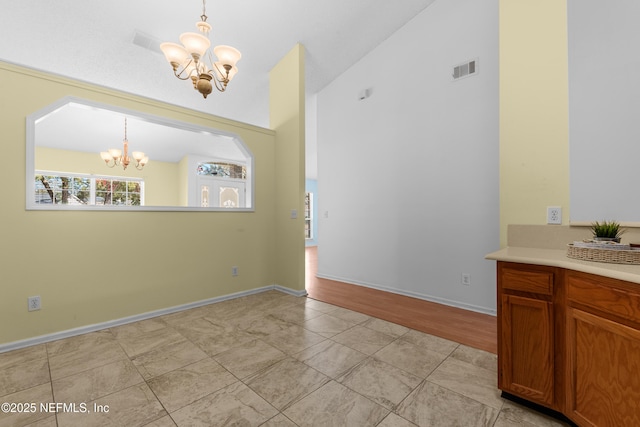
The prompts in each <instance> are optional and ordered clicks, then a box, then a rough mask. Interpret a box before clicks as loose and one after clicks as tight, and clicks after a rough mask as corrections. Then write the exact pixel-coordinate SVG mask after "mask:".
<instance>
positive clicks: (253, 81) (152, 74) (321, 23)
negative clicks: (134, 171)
mask: <svg viewBox="0 0 640 427" xmlns="http://www.w3.org/2000/svg"><path fill="white" fill-rule="evenodd" d="M0 1H1V3H2V5H1V6H2V13H1V14H0V60H4V61H8V62H12V63H15V64H19V65H25V66H28V67H32V68H36V69H41V70H46V71H49V72H53V73H55V74H60V75H63V76H67V77H72V78H75V79H79V80H83V81H87V82H90V83H94V84H98V85H101V86H105V87H109V88H113V89H117V90H121V91H124V92H128V93H132V94H136V95H141V96H144V97H148V98H152V99H156V100H160V101H164V102H168V103H171V104H175V105H180V106H183V107H187V108H191V109H194V110H198V111H202V112H206V113H210V114H214V115H217V116H221V117H225V118H229V119H233V120H239V121H242V122H246V123H251V124H254V125H257V126H262V127H268V126H269V99H268V96H269V87H268V84H269V76H268V75H269V71H270V70H271V69H272V68H273V67H274V66H275V65H276V64H277V63H278V61H279V60H280V59H281V58H282V57H283V56H284V55H285V54H286V53H287V52H288V51H289V50H291V49H292V48H293V47H294V46H295V44H296V43H302V44H303V45H304V46H305V48H306V54H305V57H306V58H305V59H306V64H305V67H306V89H307V93H308V94H314V93H317V92H318V91H319V90H321V89H322V88H324V87H325V86H326V85H328V84H329V83H330V82H331V81H332V80H334V79H335V78H336V77H337V76H338V75H340V74H341V73H342V72H344V71H345V70H346V69H348V68H349V67H350V66H352V65H353V64H354V63H356V62H357V61H358V60H360V59H361V58H362V57H363V56H365V55H366V54H367V53H368V52H369V51H371V50H372V49H373V48H374V47H375V46H377V45H379V44H380V43H381V42H383V41H384V40H385V39H387V38H388V37H389V36H390V35H391V34H392V33H394V32H395V31H396V30H398V29H399V28H401V27H402V26H403V25H404V24H405V23H407V22H408V21H409V20H411V18H413V17H414V16H415V15H417V14H418V13H419V12H421V11H422V10H424V9H425V8H426V7H428V6H429V5H430V4H431V3H432V2H433V1H434V0H402V1H388V0H320V1H318V0H234V1H230V2H222V1H217V0H209V1H208V2H207V4H206V8H207V9H206V13H207V15H208V17H209V19H208V22H209V23H210V24H211V25H212V26H213V30H212V34H211V36H210V37H211V40H212V45H218V44H227V45H231V46H234V47H236V48H237V49H238V50H240V51H241V52H242V59H241V60H240V62H238V69H239V72H238V74H237V75H236V77H235V78H234V80H233V81H232V82H231V84H230V85H229V89H228V90H227V92H225V93H224V94H220V93H217V92H216V91H214V92H215V93H212V94H211V95H210V96H209V97H208V98H207V99H206V100H205V99H203V97H202V96H201V95H200V94H199V93H198V92H196V91H195V90H193V89H192V88H191V87H192V86H191V83H190V82H186V81H180V80H178V79H176V78H175V77H173V75H172V70H171V67H170V65H169V64H168V63H167V62H166V60H165V59H164V56H163V55H162V54H161V53H158V52H157V49H156V43H155V42H154V43H152V45H151V48H143V47H141V46H139V45H137V44H134V43H133V40H134V37H135V36H136V34H137V35H142V36H144V37H145V38H147V39H151V40H155V41H156V42H157V43H159V42H163V41H173V42H178V37H179V35H180V34H181V33H183V32H189V31H195V25H194V24H195V23H196V21H199V20H200V15H201V13H202V1H201V0H181V1H178V0H173V1H170V0H154V1H152V0H133V1H132V0H109V1H96V0H50V1H38V0H20V1H8V0H0ZM387 65H388V64H381V66H387Z"/></svg>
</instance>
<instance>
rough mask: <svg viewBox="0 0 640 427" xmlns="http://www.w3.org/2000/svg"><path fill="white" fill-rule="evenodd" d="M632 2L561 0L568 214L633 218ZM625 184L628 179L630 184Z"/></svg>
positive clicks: (635, 29) (638, 211)
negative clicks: (566, 69) (564, 9)
mask: <svg viewBox="0 0 640 427" xmlns="http://www.w3.org/2000/svg"><path fill="white" fill-rule="evenodd" d="M639 16H640V2H638V1H630V0H609V1H606V2H603V1H600V0H569V1H568V2H567V18H568V41H569V132H570V140H569V147H570V151H569V152H570V164H571V167H570V188H571V221H572V222H583V221H586V222H592V221H601V220H618V221H622V222H640V198H639V197H638V196H637V193H635V194H634V195H633V196H632V197H629V190H630V189H631V188H632V187H635V185H634V184H635V183H636V182H637V180H638V159H639V158H640V143H638V139H639V135H640V120H638V114H639V112H640V79H638V70H639V69H640V57H639V56H638V47H639V46H640V26H638V17H639ZM632 183H633V184H632Z"/></svg>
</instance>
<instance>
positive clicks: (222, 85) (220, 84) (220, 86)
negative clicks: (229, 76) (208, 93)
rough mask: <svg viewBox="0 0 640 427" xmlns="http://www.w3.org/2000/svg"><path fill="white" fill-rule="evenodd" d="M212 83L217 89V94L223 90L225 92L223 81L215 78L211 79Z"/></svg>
mask: <svg viewBox="0 0 640 427" xmlns="http://www.w3.org/2000/svg"><path fill="white" fill-rule="evenodd" d="M213 83H214V85H215V87H216V89H218V91H219V92H224V91H225V90H227V85H226V84H225V83H224V81H222V82H221V81H219V80H218V79H217V78H215V77H214V78H213Z"/></svg>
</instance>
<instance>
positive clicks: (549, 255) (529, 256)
mask: <svg viewBox="0 0 640 427" xmlns="http://www.w3.org/2000/svg"><path fill="white" fill-rule="evenodd" d="M485 259H489V260H495V261H505V262H519V263H522V264H536V265H547V266H550V267H560V268H565V269H568V270H575V271H582V272H584V273H590V274H596V275H598V276H604V277H610V278H613V279H619V280H625V281H627V282H633V283H638V284H640V265H627V264H610V263H604V262H593V261H583V260H578V259H572V258H568V257H567V251H566V249H562V250H559V249H539V248H523V247H517V246H510V247H507V248H504V249H500V250H499V251H496V252H492V253H490V254H488V255H486V256H485Z"/></svg>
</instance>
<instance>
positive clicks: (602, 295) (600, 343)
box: [566, 272, 640, 427]
mask: <svg viewBox="0 0 640 427" xmlns="http://www.w3.org/2000/svg"><path fill="white" fill-rule="evenodd" d="M566 280H567V290H568V299H569V308H568V316H567V331H568V333H567V337H568V342H567V348H568V349H569V357H568V359H567V362H568V363H567V370H566V372H567V384H568V385H569V389H568V390H567V394H566V396H567V403H566V410H567V415H568V416H569V417H570V418H571V419H573V420H574V421H575V422H576V423H578V424H579V425H585V426H591V425H593V426H616V427H618V426H640V323H639V321H640V285H633V284H629V283H626V282H621V281H617V280H612V279H605V278H598V277H597V276H592V275H588V274H583V273H577V272H568V273H567V278H566Z"/></svg>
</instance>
